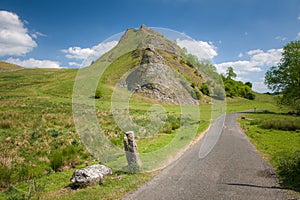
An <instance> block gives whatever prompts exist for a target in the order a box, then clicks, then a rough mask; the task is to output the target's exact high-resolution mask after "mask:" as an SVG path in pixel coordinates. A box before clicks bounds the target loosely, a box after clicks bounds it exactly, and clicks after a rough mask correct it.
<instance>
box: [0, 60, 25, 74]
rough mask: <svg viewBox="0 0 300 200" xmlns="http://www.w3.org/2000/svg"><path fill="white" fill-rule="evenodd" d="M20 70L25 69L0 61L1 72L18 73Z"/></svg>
mask: <svg viewBox="0 0 300 200" xmlns="http://www.w3.org/2000/svg"><path fill="white" fill-rule="evenodd" d="M20 69H23V68H22V67H20V66H18V65H14V64H10V63H7V62H4V61H0V72H11V71H17V70H20Z"/></svg>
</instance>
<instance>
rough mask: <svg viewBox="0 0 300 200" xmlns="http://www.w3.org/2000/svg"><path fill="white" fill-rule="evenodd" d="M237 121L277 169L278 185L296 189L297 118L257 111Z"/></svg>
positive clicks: (299, 138)
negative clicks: (280, 183) (279, 180)
mask: <svg viewBox="0 0 300 200" xmlns="http://www.w3.org/2000/svg"><path fill="white" fill-rule="evenodd" d="M245 117H246V120H240V123H241V126H242V128H243V129H244V130H245V132H246V134H247V135H248V136H249V138H250V140H251V142H252V143H253V144H255V146H256V147H257V149H258V150H259V151H260V152H261V153H262V155H263V156H264V157H265V158H266V159H268V160H269V161H270V162H271V164H272V165H273V166H274V167H275V168H276V169H277V172H278V174H279V175H280V179H281V181H282V184H283V185H284V186H286V187H289V188H291V189H294V190H296V191H300V187H299V186H300V185H299V183H300V182H299V180H300V179H299V178H300V176H299V174H300V173H299V169H300V168H299V167H300V165H299V164H300V162H299V161H300V156H299V149H300V131H299V130H300V129H299V128H300V127H299V124H300V118H299V117H296V116H289V115H284V114H277V113H270V112H260V113H252V114H247V115H246V116H245Z"/></svg>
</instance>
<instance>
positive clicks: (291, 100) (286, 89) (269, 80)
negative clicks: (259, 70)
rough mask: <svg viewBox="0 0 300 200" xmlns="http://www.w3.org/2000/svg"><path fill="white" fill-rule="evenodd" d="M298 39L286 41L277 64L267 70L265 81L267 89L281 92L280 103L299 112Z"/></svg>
mask: <svg viewBox="0 0 300 200" xmlns="http://www.w3.org/2000/svg"><path fill="white" fill-rule="evenodd" d="M299 77H300V40H298V41H292V42H290V43H288V44H287V45H286V46H285V47H284V48H283V52H282V59H281V61H280V63H279V64H278V65H277V66H273V67H272V68H271V69H270V70H269V71H267V73H266V76H265V83H266V84H267V86H268V87H269V89H271V90H273V91H275V92H280V93H282V96H281V98H280V100H279V103H280V104H284V105H289V106H290V107H291V108H292V109H293V110H294V111H295V112H297V113H298V114H300V79H299Z"/></svg>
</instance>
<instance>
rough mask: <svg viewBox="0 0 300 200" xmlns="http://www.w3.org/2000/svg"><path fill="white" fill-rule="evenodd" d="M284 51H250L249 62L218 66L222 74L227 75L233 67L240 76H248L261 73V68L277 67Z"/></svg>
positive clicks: (228, 63)
mask: <svg viewBox="0 0 300 200" xmlns="http://www.w3.org/2000/svg"><path fill="white" fill-rule="evenodd" d="M281 53H282V49H270V50H267V51H263V50H261V49H255V50H250V51H248V52H247V54H248V56H249V57H250V58H249V60H239V61H235V62H224V63H220V64H216V67H217V69H218V71H219V72H220V73H225V72H226V70H227V68H228V67H229V66H231V67H233V69H234V70H235V72H236V73H237V74H238V75H243V74H248V73H249V72H261V71H262V68H261V67H270V66H274V65H277V64H278V62H279V61H280V59H281Z"/></svg>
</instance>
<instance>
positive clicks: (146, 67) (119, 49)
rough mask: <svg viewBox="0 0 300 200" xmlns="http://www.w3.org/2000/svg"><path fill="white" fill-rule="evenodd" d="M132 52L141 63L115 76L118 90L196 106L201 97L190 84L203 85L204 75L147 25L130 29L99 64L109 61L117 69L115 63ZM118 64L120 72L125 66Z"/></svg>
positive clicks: (175, 47) (172, 44) (177, 48)
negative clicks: (189, 64) (126, 90)
mask: <svg viewBox="0 0 300 200" xmlns="http://www.w3.org/2000/svg"><path fill="white" fill-rule="evenodd" d="M130 52H135V55H136V56H135V57H134V58H133V59H136V60H138V64H137V65H134V66H130V67H129V70H128V71H126V73H124V74H120V76H119V77H115V78H116V80H118V84H117V85H118V87H122V88H127V89H128V90H130V91H132V92H134V93H135V94H138V95H142V96H144V97H146V98H149V99H156V100H159V101H161V102H165V103H171V104H196V103H197V101H198V100H199V96H198V97H197V95H196V94H195V89H194V88H193V87H192V86H191V85H192V82H194V83H197V85H200V84H201V83H203V79H202V76H201V74H198V73H196V72H195V70H196V69H194V68H193V67H191V66H188V65H187V64H186V63H187V62H186V61H185V59H186V58H185V57H184V55H182V53H181V52H182V50H181V48H180V47H179V46H178V45H177V44H176V43H174V42H172V41H170V40H168V39H166V38H165V37H164V36H163V35H162V34H160V33H158V32H157V31H155V30H152V29H150V28H148V27H146V26H145V25H142V26H141V27H140V28H139V29H127V31H126V32H125V34H124V35H123V36H122V37H121V39H120V41H119V43H118V45H117V46H116V47H114V48H113V49H112V50H111V51H109V52H108V53H106V54H105V55H104V56H103V57H101V58H100V59H99V60H98V61H96V62H101V61H103V60H106V61H110V62H112V63H111V65H110V66H109V67H108V68H110V67H111V66H114V67H116V66H115V65H116V61H117V60H118V59H119V58H120V57H122V56H124V55H126V54H128V53H129V54H130ZM135 64H136V62H135ZM118 65H119V66H117V67H119V68H120V69H121V68H123V67H124V66H122V63H121V64H118ZM107 76H109V74H108V75H107ZM187 79H189V81H188V80H187ZM191 80H192V82H190V81H191ZM110 81H111V80H110ZM106 83H107V82H106ZM104 84H105V82H104ZM197 92H198V93H201V92H199V91H197Z"/></svg>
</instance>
